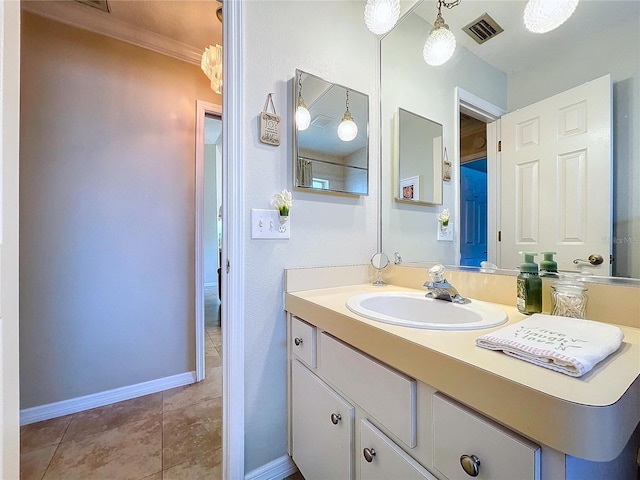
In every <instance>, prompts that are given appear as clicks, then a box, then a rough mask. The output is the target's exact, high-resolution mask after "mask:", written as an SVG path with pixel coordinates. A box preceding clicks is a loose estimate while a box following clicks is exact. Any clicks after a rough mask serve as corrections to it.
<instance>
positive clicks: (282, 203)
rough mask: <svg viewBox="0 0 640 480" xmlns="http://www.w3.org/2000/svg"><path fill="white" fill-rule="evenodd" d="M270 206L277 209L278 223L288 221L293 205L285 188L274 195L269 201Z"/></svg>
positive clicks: (290, 196)
mask: <svg viewBox="0 0 640 480" xmlns="http://www.w3.org/2000/svg"><path fill="white" fill-rule="evenodd" d="M271 204H272V205H273V206H274V207H276V208H277V209H278V212H279V214H280V223H285V222H286V221H287V220H289V210H290V209H291V206H292V205H293V196H292V195H291V192H290V191H288V190H287V189H286V188H285V189H284V190H282V192H281V193H276V194H275V195H274V196H273V199H272V200H271Z"/></svg>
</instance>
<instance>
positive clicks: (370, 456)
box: [362, 448, 376, 463]
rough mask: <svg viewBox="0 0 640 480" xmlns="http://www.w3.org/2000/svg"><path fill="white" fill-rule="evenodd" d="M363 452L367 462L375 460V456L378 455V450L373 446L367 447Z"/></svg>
mask: <svg viewBox="0 0 640 480" xmlns="http://www.w3.org/2000/svg"><path fill="white" fill-rule="evenodd" d="M362 454H363V455H364V459H365V460H366V461H367V462H369V463H371V462H373V457H375V456H376V451H375V450H374V449H373V448H365V449H364V450H363V451H362Z"/></svg>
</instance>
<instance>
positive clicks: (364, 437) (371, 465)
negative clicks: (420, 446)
mask: <svg viewBox="0 0 640 480" xmlns="http://www.w3.org/2000/svg"><path fill="white" fill-rule="evenodd" d="M365 449H366V450H365ZM356 454H358V455H359V456H360V479H361V480H364V479H366V480H370V479H371V480H373V479H378V480H389V479H392V478H396V479H402V480H414V479H415V480H424V479H427V480H436V477H434V476H433V475H431V474H430V473H429V472H428V471H427V470H426V469H425V468H424V467H422V465H420V464H419V463H418V462H416V461H415V460H414V459H413V458H411V457H410V456H409V455H407V453H406V452H405V451H403V450H402V449H401V448H400V447H399V446H398V445H396V444H395V443H394V442H393V441H392V440H391V439H390V438H389V437H387V436H386V435H385V434H384V433H382V432H381V431H380V430H378V429H377V428H376V427H375V426H374V425H372V424H371V422H369V421H367V420H361V421H360V452H356Z"/></svg>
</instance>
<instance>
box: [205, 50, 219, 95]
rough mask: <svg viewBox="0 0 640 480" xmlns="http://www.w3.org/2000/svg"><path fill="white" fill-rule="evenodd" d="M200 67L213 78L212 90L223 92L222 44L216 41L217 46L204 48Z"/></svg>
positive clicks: (208, 76)
mask: <svg viewBox="0 0 640 480" xmlns="http://www.w3.org/2000/svg"><path fill="white" fill-rule="evenodd" d="M200 68H202V71H203V72H204V74H205V75H206V76H207V78H209V80H211V90H213V91H214V92H216V93H218V94H220V93H222V46H221V45H218V44H217V43H216V46H215V47H214V46H213V45H209V46H208V47H207V48H205V49H204V53H203V54H202V61H201V62H200Z"/></svg>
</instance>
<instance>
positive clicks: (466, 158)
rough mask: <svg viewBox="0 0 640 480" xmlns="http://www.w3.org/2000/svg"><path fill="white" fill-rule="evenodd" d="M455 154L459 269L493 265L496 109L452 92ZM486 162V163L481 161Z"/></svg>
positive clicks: (496, 223)
mask: <svg viewBox="0 0 640 480" xmlns="http://www.w3.org/2000/svg"><path fill="white" fill-rule="evenodd" d="M455 93H456V103H457V111H456V117H455V121H456V123H457V124H456V127H455V130H454V131H455V135H456V137H457V138H456V139H455V143H454V148H455V149H456V151H455V158H456V160H457V162H456V167H455V168H456V171H457V173H458V174H459V175H458V177H457V178H458V179H459V181H458V182H456V184H455V185H454V190H455V205H456V211H457V212H459V215H457V217H458V219H457V221H458V222H459V224H457V228H456V230H455V232H456V233H455V237H454V242H455V248H456V252H457V258H456V260H457V262H458V265H471V266H481V265H480V264H481V262H489V263H490V264H497V262H498V258H499V255H500V242H499V240H498V232H499V230H500V214H499V207H498V206H499V204H500V175H499V171H500V153H499V149H498V137H499V131H500V117H502V115H504V114H505V113H506V111H505V110H504V109H502V108H501V107H498V106H496V105H494V104H492V103H490V102H488V101H486V100H484V99H482V98H480V97H478V96H476V95H474V94H472V93H470V92H467V91H466V90H463V89H462V88H460V87H456V89H455ZM483 160H484V161H483Z"/></svg>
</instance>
